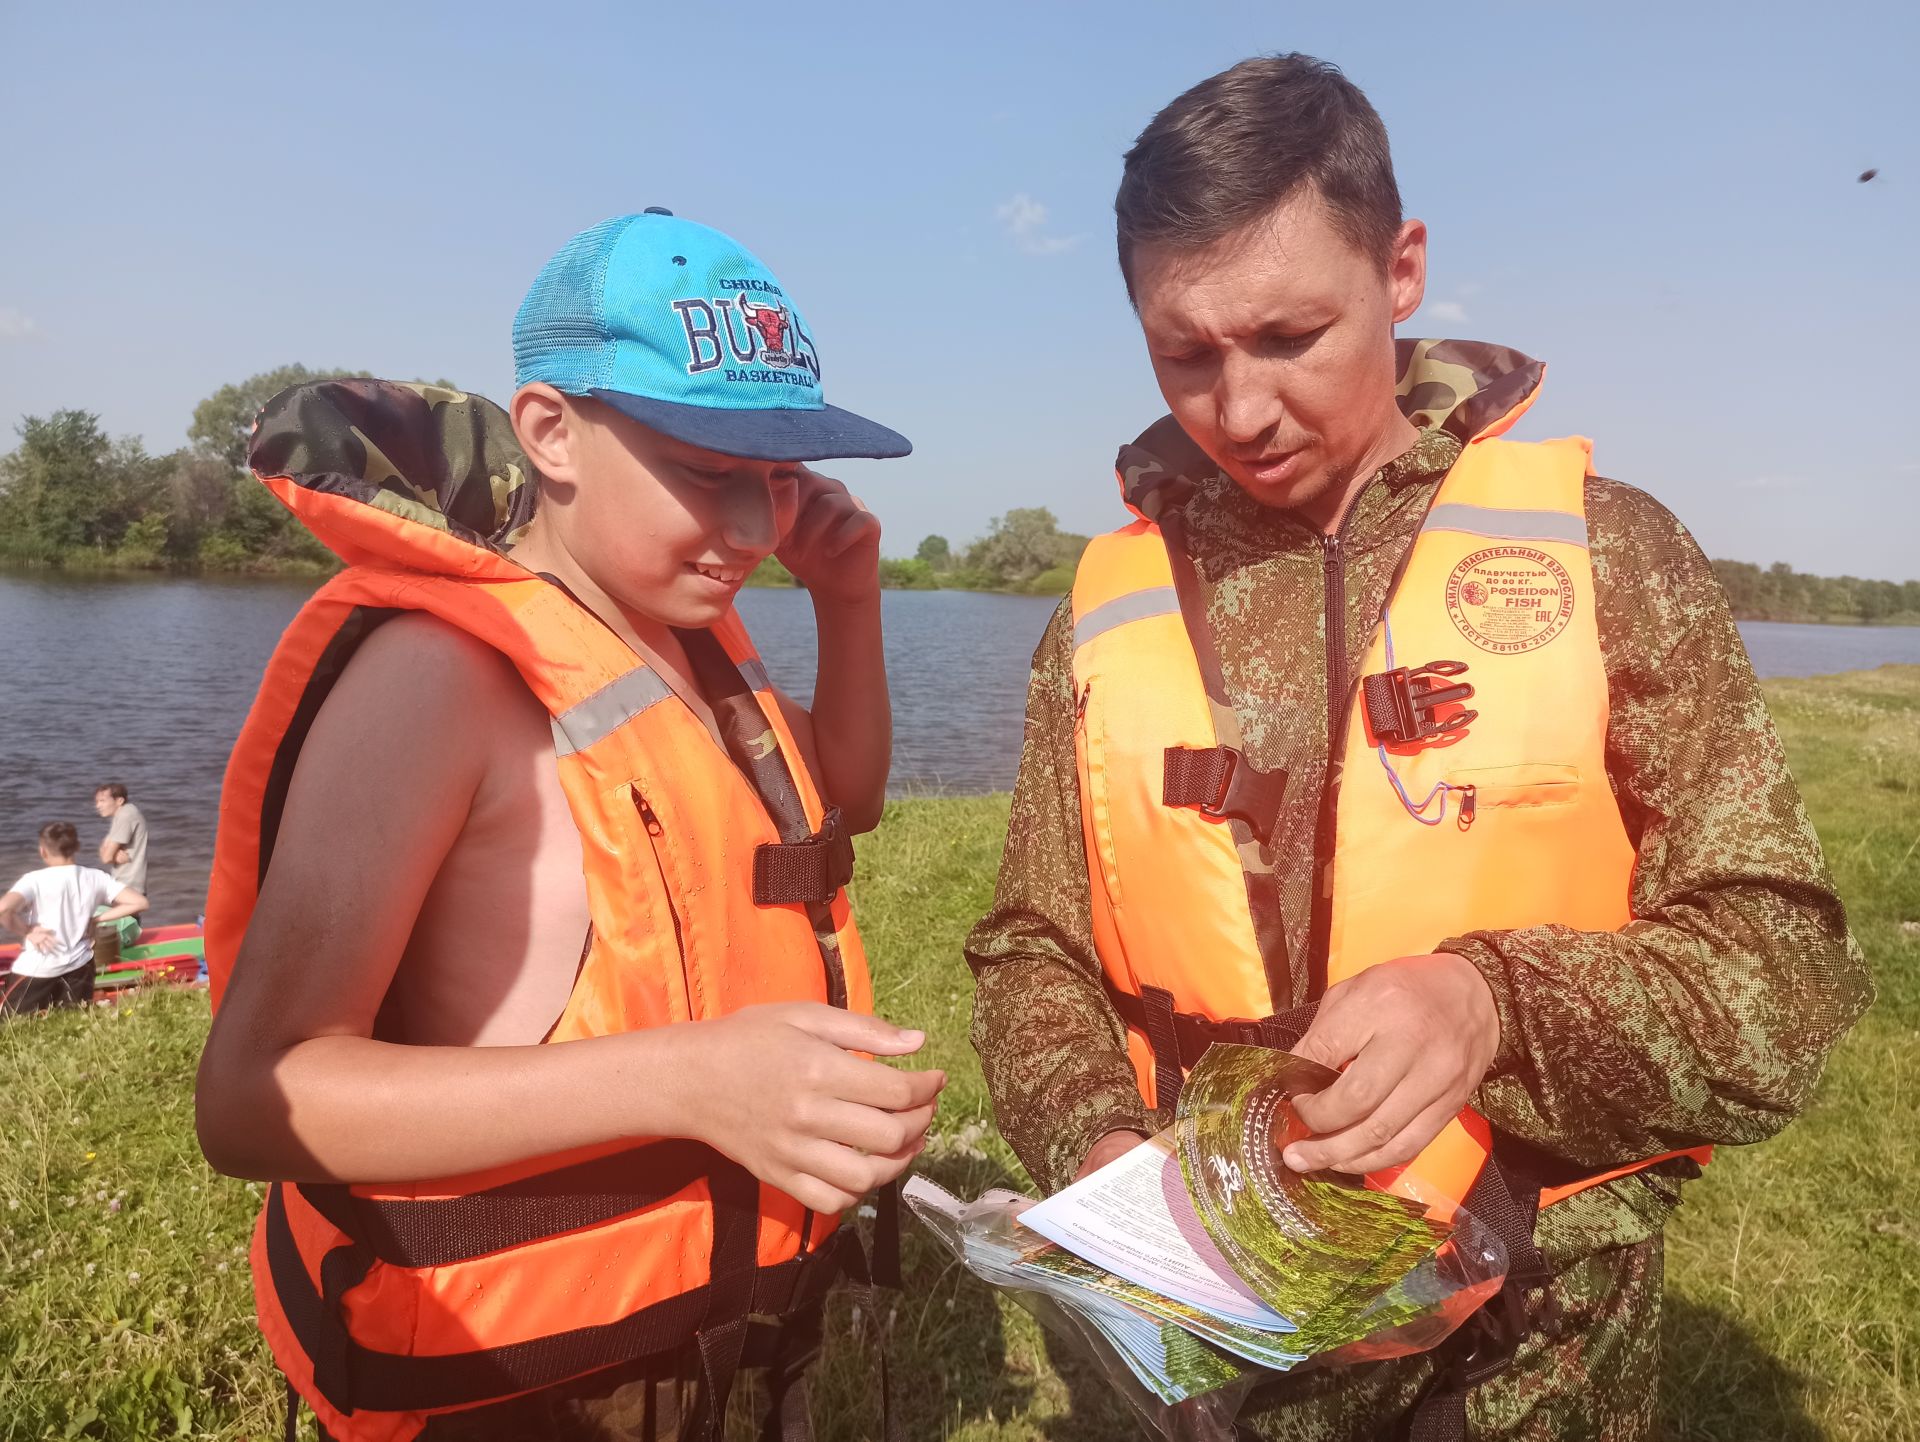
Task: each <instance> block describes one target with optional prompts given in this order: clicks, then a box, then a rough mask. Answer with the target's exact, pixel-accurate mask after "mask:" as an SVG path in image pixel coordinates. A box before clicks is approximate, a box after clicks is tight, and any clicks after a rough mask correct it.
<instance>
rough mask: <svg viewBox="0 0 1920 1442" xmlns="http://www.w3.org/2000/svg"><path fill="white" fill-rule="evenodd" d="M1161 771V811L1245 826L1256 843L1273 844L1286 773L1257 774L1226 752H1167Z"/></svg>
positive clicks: (1207, 749)
mask: <svg viewBox="0 0 1920 1442" xmlns="http://www.w3.org/2000/svg"><path fill="white" fill-rule="evenodd" d="M1163 768H1164V769H1163V771H1162V774H1161V782H1160V800H1161V803H1162V804H1163V805H1166V806H1195V807H1198V808H1199V809H1200V811H1201V812H1202V813H1203V814H1204V815H1207V816H1215V817H1231V818H1233V819H1234V820H1236V821H1244V822H1246V823H1247V825H1248V827H1249V828H1251V829H1252V831H1253V834H1254V837H1255V839H1256V840H1258V841H1260V842H1261V843H1263V844H1264V843H1266V842H1269V841H1271V840H1272V839H1273V828H1274V826H1275V824H1276V823H1277V822H1278V821H1279V820H1280V799H1281V797H1282V796H1283V795H1285V793H1286V789H1287V773H1286V772H1284V771H1262V770H1261V769H1260V768H1259V767H1257V766H1255V765H1254V764H1253V763H1252V762H1250V761H1249V760H1247V758H1246V757H1245V756H1243V755H1241V754H1240V753H1239V752H1238V751H1236V750H1234V749H1233V747H1231V746H1208V747H1204V748H1202V747H1190V746H1169V747H1168V748H1167V749H1166V753H1165V760H1164V762H1163Z"/></svg>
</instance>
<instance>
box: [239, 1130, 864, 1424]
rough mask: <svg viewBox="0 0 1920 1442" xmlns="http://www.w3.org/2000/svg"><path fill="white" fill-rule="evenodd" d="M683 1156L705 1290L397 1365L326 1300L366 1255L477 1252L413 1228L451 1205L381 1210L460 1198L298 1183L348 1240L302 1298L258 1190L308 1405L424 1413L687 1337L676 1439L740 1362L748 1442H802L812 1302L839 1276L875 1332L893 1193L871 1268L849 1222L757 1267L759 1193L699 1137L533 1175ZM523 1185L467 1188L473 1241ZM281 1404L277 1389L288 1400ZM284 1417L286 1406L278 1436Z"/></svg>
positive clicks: (398, 1258) (299, 1276) (707, 1416)
mask: <svg viewBox="0 0 1920 1442" xmlns="http://www.w3.org/2000/svg"><path fill="white" fill-rule="evenodd" d="M687 1149H698V1150H699V1151H700V1152H703V1153H704V1154H705V1165H706V1170H705V1172H704V1173H703V1174H704V1175H705V1176H706V1177H707V1178H708V1185H709V1192H710V1195H711V1197H712V1205H713V1217H714V1229H713V1246H712V1252H711V1255H710V1257H709V1263H708V1267H709V1270H708V1282H707V1284H706V1285H705V1286H702V1287H698V1288H695V1289H693V1290H692V1291H689V1292H684V1293H682V1294H680V1295H679V1296H676V1297H670V1298H668V1299H667V1300H665V1301H662V1302H658V1303H655V1304H654V1305H652V1306H650V1307H645V1308H642V1309H641V1310H640V1311H638V1312H635V1313H633V1314H631V1315H630V1316H627V1317H624V1318H622V1319H620V1320H619V1321H616V1322H609V1323H603V1324H600V1325H597V1326H589V1327H581V1328H577V1329H575V1330H574V1331H571V1332H565V1333H560V1334H558V1335H555V1336H551V1337H543V1338H538V1339H535V1340H533V1341H529V1342H517V1343H509V1344H507V1345H505V1346H500V1347H491V1348H483V1349H478V1350H475V1351H471V1352H462V1353H455V1354H451V1355H445V1356H403V1355H398V1354H393V1353H385V1352H375V1351H371V1350H369V1349H368V1348H365V1347H363V1346H361V1345H360V1344H359V1343H358V1342H356V1341H354V1339H353V1337H352V1335H351V1334H350V1333H349V1332H348V1331H347V1329H346V1326H345V1324H344V1323H343V1321H342V1320H341V1313H342V1305H343V1301H344V1298H345V1296H346V1294H347V1293H348V1292H349V1291H351V1290H352V1289H353V1288H354V1287H356V1286H358V1285H359V1284H360V1282H362V1281H363V1280H365V1278H366V1275H367V1272H368V1270H369V1269H370V1268H371V1266H372V1265H373V1263H374V1261H375V1260H382V1261H389V1262H392V1263H393V1264H395V1265H400V1266H431V1265H441V1264H442V1263H439V1262H428V1261H422V1260H420V1258H422V1257H426V1256H434V1257H439V1258H443V1259H445V1260H453V1261H457V1260H461V1259H464V1258H470V1257H473V1256H480V1255H485V1251H484V1250H482V1249H479V1248H478V1247H477V1246H474V1245H463V1246H462V1245H452V1244H448V1243H446V1242H443V1241H439V1240H436V1239H434V1238H432V1237H431V1236H430V1235H429V1234H428V1233H427V1232H426V1231H424V1230H423V1228H425V1227H426V1226H427V1224H428V1222H429V1220H432V1219H437V1220H438V1221H440V1222H446V1221H449V1220H450V1219H452V1218H453V1217H455V1216H456V1215H457V1214H458V1213H457V1212H456V1211H434V1212H422V1213H418V1214H414V1215H411V1216H410V1215H408V1214H407V1213H406V1212H404V1211H396V1210H393V1209H396V1208H409V1207H418V1208H427V1209H438V1208H455V1209H458V1208H460V1207H461V1205H462V1204H463V1203H468V1202H472V1201H474V1198H455V1199H451V1200H449V1201H445V1202H404V1203H387V1202H379V1203H376V1202H371V1201H369V1200H368V1199H365V1198H358V1197H348V1198H347V1201H348V1202H349V1205H348V1206H345V1207H340V1206H339V1205H338V1203H339V1202H340V1199H341V1198H342V1197H345V1196H346V1189H345V1188H316V1187H302V1188H301V1189H300V1194H301V1196H302V1197H303V1198H309V1199H310V1198H311V1195H312V1194H313V1193H314V1192H320V1193H321V1194H322V1195H323V1196H324V1197H325V1198H326V1200H327V1203H328V1206H327V1207H325V1208H316V1210H320V1211H321V1212H322V1215H324V1216H326V1217H327V1219H328V1220H329V1221H332V1222H333V1223H334V1224H335V1225H336V1226H338V1227H340V1228H341V1230H343V1231H346V1232H347V1233H348V1237H349V1240H347V1241H346V1242H343V1243H342V1244H340V1245H339V1246H336V1247H334V1248H333V1249H332V1250H331V1251H329V1252H328V1253H327V1254H326V1255H325V1257H324V1258H322V1260H321V1266H320V1285H319V1286H318V1287H317V1288H316V1287H315V1286H314V1284H313V1281H312V1279H311V1278H310V1277H309V1276H308V1273H307V1270H306V1266H305V1264H304V1262H303V1261H302V1260H301V1256H300V1251H299V1247H298V1245H297V1243H296V1242H295V1240H294V1236H293V1229H292V1225H291V1223H290V1222H289V1220H288V1217H287V1198H286V1195H285V1190H286V1189H285V1187H284V1186H283V1185H280V1184H276V1185H274V1186H273V1187H271V1188H269V1189H268V1192H267V1211H266V1247H267V1265H268V1271H269V1274H270V1276H271V1279H272V1283H273V1291H274V1294H275V1296H276V1298H277V1299H278V1300H279V1303H280V1306H281V1309H282V1311H283V1312H284V1313H285V1315H286V1318H287V1322H288V1325H289V1327H290V1328H291V1329H292V1331H293V1334H294V1337H295V1339H296V1340H297V1341H298V1342H299V1344H300V1348H301V1350H302V1351H304V1352H305V1353H306V1354H307V1357H308V1358H309V1359H310V1360H311V1361H312V1363H313V1369H314V1385H315V1387H316V1388H317V1389H318V1390H319V1392H320V1395H321V1396H323V1397H324V1398H326V1400H327V1401H328V1402H329V1403H330V1404H332V1405H333V1406H335V1407H337V1408H339V1409H340V1410H341V1411H342V1412H352V1411H354V1410H355V1409H357V1408H365V1409H368V1410H371V1411H376V1412H407V1411H433V1410H438V1409H443V1408H451V1407H459V1406H470V1405H483V1404H485V1403H487V1402H489V1401H494V1400H497V1399H503V1398H507V1397H511V1396H515V1395H517V1394H519V1393H522V1392H531V1391H536V1390H538V1389H539V1388H541V1387H549V1386H553V1385H556V1384H558V1383H561V1382H565V1381H568V1380H570V1379H572V1378H574V1377H579V1376H583V1375H585V1374H586V1373H588V1372H592V1371H596V1370H598V1369H600V1368H602V1367H609V1366H615V1365H618V1364H620V1363H623V1362H629V1361H634V1360H636V1359H639V1358H643V1357H651V1356H657V1355H660V1354H662V1353H666V1352H670V1351H675V1350H677V1349H679V1348H681V1347H684V1346H686V1345H688V1344H689V1343H691V1344H692V1345H693V1346H694V1347H695V1349H696V1351H697V1353H698V1356H699V1361H700V1369H701V1382H702V1386H701V1392H700V1401H699V1404H698V1406H697V1408H696V1414H695V1417H694V1418H693V1420H692V1422H691V1424H690V1426H689V1428H688V1430H687V1431H686V1433H685V1434H684V1435H685V1436H687V1437H688V1438H697V1439H702V1442H715V1439H718V1437H719V1436H720V1435H721V1434H720V1429H721V1428H722V1427H723V1426H724V1424H725V1418H726V1404H727V1400H728V1398H729V1397H730V1396H731V1395H732V1390H733V1382H734V1378H735V1377H736V1376H737V1375H738V1373H739V1370H740V1368H741V1367H743V1366H746V1367H764V1368H766V1369H767V1371H768V1394H769V1395H768V1403H767V1415H766V1418H765V1421H764V1425H763V1430H762V1433H761V1435H762V1438H763V1442H810V1439H811V1436H812V1423H811V1419H810V1417H809V1416H808V1412H807V1393H806V1380H805V1371H806V1367H807V1365H808V1364H809V1363H810V1362H811V1361H812V1359H813V1357H814V1356H815V1355H816V1354H817V1353H818V1351H819V1346H820V1331H821V1315H822V1308H823V1304H824V1302H825V1299H826V1295H827V1292H828V1290H829V1289H830V1288H831V1287H832V1286H833V1285H834V1283H835V1282H836V1281H837V1280H840V1279H843V1278H844V1279H846V1280H847V1281H848V1282H849V1284H850V1285H851V1286H852V1288H853V1291H854V1295H855V1300H856V1302H857V1303H860V1304H862V1305H864V1306H865V1307H866V1309H867V1311H868V1312H869V1314H870V1315H872V1316H874V1317H875V1319H876V1327H878V1326H880V1325H881V1323H880V1313H879V1309H878V1307H877V1305H876V1304H875V1301H874V1289H875V1287H877V1286H878V1287H889V1288H898V1287H899V1285H900V1194H899V1188H898V1187H897V1186H889V1187H887V1188H885V1189H884V1190H883V1191H882V1192H881V1193H880V1196H879V1198H878V1206H877V1210H876V1218H877V1220H876V1223H875V1228H874V1245H873V1252H872V1256H871V1259H870V1258H869V1255H868V1253H867V1252H866V1250H865V1249H864V1248H863V1247H862V1246H861V1243H860V1239H859V1236H858V1234H857V1233H856V1232H855V1231H854V1230H853V1228H852V1227H845V1228H842V1229H841V1231H840V1232H839V1233H838V1234H837V1235H835V1237H834V1238H833V1239H832V1240H831V1241H830V1242H828V1243H827V1244H826V1245H825V1246H824V1247H822V1248H820V1249H819V1250H817V1251H814V1252H810V1253H807V1254H805V1255H803V1256H800V1257H795V1258H793V1259H791V1260H789V1261H786V1262H781V1263H778V1264H776V1265H774V1266H770V1267H763V1266H760V1265H758V1259H757V1251H758V1237H759V1211H760V1206H759V1204H760V1191H759V1183H758V1182H757V1181H755V1180H754V1178H753V1177H752V1176H751V1174H749V1173H748V1172H747V1171H745V1170H744V1169H743V1168H741V1167H739V1166H737V1165H736V1164H734V1163H732V1162H728V1161H726V1160H724V1159H723V1158H721V1157H720V1156H719V1154H718V1153H714V1152H711V1151H708V1150H707V1149H706V1148H704V1147H701V1146H700V1144H699V1143H694V1142H684V1143H683V1142H661V1143H654V1144H652V1145H651V1146H649V1147H643V1148H636V1149H635V1150H634V1151H632V1152H627V1153H621V1154H619V1156H618V1157H617V1158H602V1159H599V1161H598V1162H588V1163H582V1164H581V1167H580V1168H564V1169H562V1170H561V1171H559V1172H554V1173H545V1174H543V1176H544V1177H545V1178H547V1179H551V1178H554V1177H562V1176H576V1175H580V1174H582V1171H583V1169H587V1168H593V1167H596V1166H602V1167H604V1166H605V1165H606V1164H607V1163H609V1162H613V1161H616V1160H617V1161H620V1162H622V1163H623V1164H624V1165H626V1166H628V1167H632V1166H634V1165H636V1164H637V1162H636V1158H644V1157H653V1158H655V1159H656V1160H657V1161H659V1162H660V1163H661V1164H662V1165H663V1168H664V1167H667V1166H672V1167H675V1168H677V1167H679V1166H681V1165H684V1164H685V1162H686V1157H685V1156H684V1155H683V1154H684V1152H685V1151H686V1150H687ZM663 1153H664V1154H665V1155H664V1156H663ZM529 1180H533V1179H529ZM678 1180H680V1178H679V1176H678V1175H677V1173H670V1172H669V1171H667V1170H663V1171H662V1173H661V1175H660V1177H659V1179H658V1181H657V1183H656V1184H655V1185H654V1186H653V1187H652V1188H651V1191H652V1192H657V1193H659V1195H660V1196H661V1197H666V1196H671V1195H673V1194H674V1192H676V1191H678V1190H681V1187H680V1186H677V1185H674V1183H675V1182H676V1181H678ZM524 1186H525V1183H510V1184H508V1187H504V1188H496V1189H495V1190H494V1191H492V1192H487V1193H481V1194H479V1196H480V1197H481V1198H483V1199H485V1206H484V1208H482V1209H480V1210H478V1211H475V1210H474V1209H471V1208H469V1209H467V1213H468V1215H469V1216H472V1217H477V1218H478V1222H479V1225H480V1227H481V1229H482V1230H483V1231H484V1230H485V1229H486V1228H487V1227H489V1226H494V1225H495V1224H496V1223H497V1222H498V1220H499V1218H498V1217H494V1216H490V1215H488V1214H487V1213H488V1211H489V1210H491V1209H493V1208H495V1207H498V1206H504V1205H508V1204H511V1205H514V1206H519V1207H523V1208H526V1207H530V1208H532V1209H533V1210H534V1211H535V1212H536V1213H538V1212H539V1211H540V1205H541V1204H540V1202H539V1201H538V1194H537V1193H531V1192H525V1191H523V1192H521V1193H518V1194H516V1195H517V1198H518V1199H517V1200H514V1199H513V1198H512V1197H510V1196H509V1195H508V1193H509V1191H510V1189H511V1188H513V1187H524ZM641 1195H642V1194H640V1193H628V1194H626V1195H625V1196H623V1197H622V1198H621V1200H622V1201H623V1202H624V1201H629V1200H634V1199H635V1198H637V1197H639V1196H641ZM383 1209H384V1210H383ZM620 1210H621V1211H625V1210H630V1209H629V1208H625V1207H622V1208H621V1209H620ZM617 1214H619V1213H618V1212H616V1213H615V1215H617ZM564 1215H565V1214H563V1213H561V1212H558V1211H554V1210H551V1209H549V1210H547V1211H546V1212H545V1213H544V1216H545V1217H546V1220H547V1221H548V1222H549V1223H557V1222H559V1221H561V1220H563V1219H564ZM368 1218H373V1219H374V1220H375V1221H376V1222H377V1223H378V1224H380V1225H381V1226H383V1227H384V1230H383V1231H382V1232H381V1233H380V1240H379V1242H378V1244H377V1245H376V1244H375V1243H374V1242H373V1241H372V1240H370V1238H369V1237H367V1236H365V1235H363V1234H361V1233H360V1232H359V1231H358V1230H357V1229H358V1228H359V1227H360V1226H361V1225H363V1224H364V1223H365V1221H366V1220H367V1219H368ZM571 1229H572V1228H571V1227H570V1226H565V1225H556V1226H555V1227H554V1230H553V1231H549V1232H545V1233H541V1235H554V1234H555V1233H556V1232H558V1231H566V1230H571ZM522 1231H523V1232H525V1231H526V1229H525V1228H523V1229H522ZM499 1235H501V1234H500V1233H499V1232H498V1231H496V1232H495V1233H494V1236H495V1237H496V1238H497V1237H498V1236H499ZM759 1317H772V1318H775V1319H777V1322H775V1323H768V1322H763V1321H757V1320H753V1319H754V1318H759ZM880 1335H881V1338H882V1340H881V1347H880V1357H879V1362H880V1367H879V1370H880V1378H881V1410H882V1419H883V1423H884V1428H885V1434H886V1439H887V1442H898V1421H897V1418H896V1417H895V1415H894V1410H893V1402H892V1392H891V1378H890V1376H889V1371H888V1364H887V1352H886V1346H885V1340H884V1334H883V1333H881V1334H880ZM291 1400H292V1397H291V1394H290V1396H289V1402H290V1404H291ZM292 1415H293V1409H292V1407H291V1405H290V1407H289V1423H288V1425H289V1426H291V1425H292V1420H291V1419H292Z"/></svg>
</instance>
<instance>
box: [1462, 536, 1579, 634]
mask: <svg viewBox="0 0 1920 1442" xmlns="http://www.w3.org/2000/svg"><path fill="white" fill-rule="evenodd" d="M1447 614H1448V615H1449V616H1451V617H1453V624H1454V625H1455V626H1457V627H1459V628H1460V634H1461V635H1462V636H1465V637H1466V638H1467V639H1468V640H1469V641H1471V642H1473V644H1474V645H1476V646H1478V647H1479V648H1480V649H1481V650H1482V651H1491V652H1493V653H1494V654H1495V655H1496V656H1510V655H1514V654H1516V653H1518V652H1521V651H1534V650H1538V649H1539V648H1540V647H1542V646H1544V645H1546V644H1547V642H1549V641H1551V640H1552V639H1553V638H1554V637H1555V636H1558V635H1559V634H1560V633H1561V632H1562V631H1564V630H1566V629H1567V624H1568V623H1569V622H1570V621H1572V620H1573V577H1572V576H1570V575H1568V574H1567V568H1566V567H1565V566H1563V565H1561V564H1560V563H1559V562H1558V561H1556V560H1554V558H1553V557H1552V556H1549V555H1548V554H1547V553H1546V552H1545V551H1536V550H1535V549H1534V548H1533V547H1531V546H1489V547H1488V548H1487V549H1486V550H1484V551H1475V552H1474V553H1473V554H1472V555H1471V556H1468V557H1467V558H1466V560H1464V561H1462V562H1461V563H1460V564H1459V565H1457V566H1455V567H1454V568H1453V574H1452V575H1451V576H1449V577H1447Z"/></svg>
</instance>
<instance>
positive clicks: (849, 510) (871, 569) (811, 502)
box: [774, 466, 880, 605]
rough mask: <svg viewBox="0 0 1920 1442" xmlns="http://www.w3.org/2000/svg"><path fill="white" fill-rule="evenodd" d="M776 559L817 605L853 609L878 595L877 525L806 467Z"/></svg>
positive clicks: (862, 508)
mask: <svg viewBox="0 0 1920 1442" xmlns="http://www.w3.org/2000/svg"><path fill="white" fill-rule="evenodd" d="M774 555H776V556H777V557H778V558H779V560H780V564H781V565H783V566H785V567H786V568H787V569H788V570H789V571H791V572H793V575H794V579H795V580H797V581H799V583H800V584H801V585H803V586H805V587H806V588H807V591H808V593H809V594H811V595H812V597H813V599H814V601H815V602H816V603H818V602H821V601H825V602H828V603H830V604H838V605H853V604H855V603H858V602H861V601H867V600H871V599H873V598H874V597H876V596H877V595H878V594H879V591H880V522H879V520H878V519H877V518H876V517H875V516H874V515H873V513H872V512H871V511H869V510H868V509H867V508H866V507H865V506H863V505H861V504H860V502H859V501H858V500H856V499H855V498H854V496H853V495H852V493H851V492H849V491H848V490H847V488H846V487H845V486H843V485H841V484H840V482H838V481H836V480H833V479H831V478H830V477H827V476H823V475H821V474H820V473H819V472H818V471H815V470H810V469H808V468H807V467H806V466H802V467H801V468H800V497H799V507H798V510H797V511H796V512H795V515H794V522H793V529H792V530H790V531H788V532H787V535H786V539H785V540H783V541H782V542H781V543H780V547H779V549H778V550H776V551H775V552H774Z"/></svg>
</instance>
